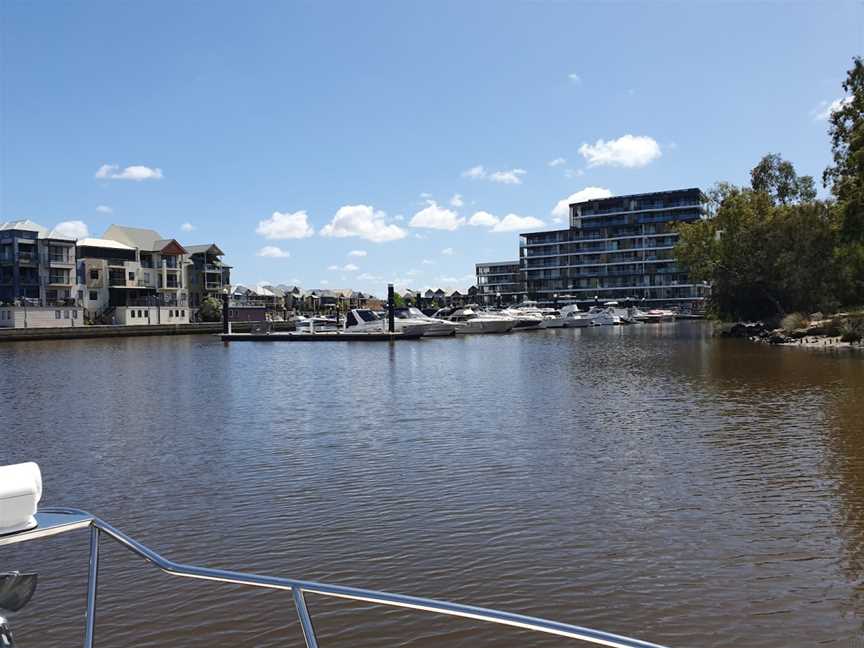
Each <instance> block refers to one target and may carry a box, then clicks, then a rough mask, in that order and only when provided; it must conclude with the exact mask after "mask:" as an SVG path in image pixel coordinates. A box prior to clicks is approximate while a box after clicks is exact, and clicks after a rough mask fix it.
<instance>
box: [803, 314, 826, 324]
mask: <svg viewBox="0 0 864 648" xmlns="http://www.w3.org/2000/svg"><path fill="white" fill-rule="evenodd" d="M823 319H825V316H824V315H823V314H822V313H820V312H818V311H817V312H815V313H810V314H809V315H808V316H807V320H808V321H810V322H819V321H821V320H823Z"/></svg>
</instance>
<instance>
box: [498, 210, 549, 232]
mask: <svg viewBox="0 0 864 648" xmlns="http://www.w3.org/2000/svg"><path fill="white" fill-rule="evenodd" d="M544 225H545V223H544V222H543V221H542V220H540V219H539V218H534V217H533V216H519V215H518V214H507V215H506V216H505V217H504V218H502V219H501V221H500V222H498V223H496V224H495V226H494V227H493V228H492V231H493V232H515V231H517V230H525V229H534V228H537V227H543V226H544Z"/></svg>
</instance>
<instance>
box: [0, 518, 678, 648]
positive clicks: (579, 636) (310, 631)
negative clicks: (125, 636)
mask: <svg viewBox="0 0 864 648" xmlns="http://www.w3.org/2000/svg"><path fill="white" fill-rule="evenodd" d="M37 520H38V521H39V526H37V527H36V529H33V530H30V531H24V532H20V533H18V534H12V535H11V536H0V546H3V545H5V544H11V543H14V542H18V541H24V540H32V539H36V538H40V537H46V536H50V535H56V534H58V533H64V532H66V531H72V530H75V529H82V528H89V529H90V563H89V572H88V585H87V614H86V620H85V630H84V648H93V645H94V637H95V630H96V592H97V585H98V578H99V547H100V540H101V539H102V536H103V535H104V536H107V537H109V538H111V539H112V540H115V541H116V542H118V543H119V544H120V545H122V546H123V547H125V548H126V549H128V550H129V551H131V552H132V553H133V554H135V555H137V556H139V557H141V558H143V559H144V560H146V561H148V562H149V563H151V564H152V565H154V566H156V567H157V568H159V569H160V570H162V571H163V572H165V573H166V574H170V575H172V576H180V577H183V578H195V579H200V580H210V581H217V582H220V583H233V584H236V585H246V586H250V587H262V588H266V589H275V590H283V591H290V592H291V594H292V597H293V599H294V604H295V606H296V608H297V615H298V617H299V620H300V625H301V628H302V631H303V636H304V638H305V640H306V646H307V648H317V646H318V639H317V637H316V635H315V628H314V626H313V624H312V617H311V615H310V613H309V609H308V608H307V606H306V600H305V596H304V595H305V594H306V593H312V594H319V595H321V596H330V597H334V598H341V599H348V600H352V601H362V602H365V603H373V604H378V605H385V606H390V607H399V608H409V609H413V610H422V611H426V612H433V613H436V614H443V615H447V616H455V617H463V618H467V619H475V620H477V621H484V622H488V623H494V624H498V625H506V626H513V627H516V628H522V629H524V630H531V631H534V632H541V633H546V634H551V635H557V636H560V637H566V638H568V639H576V640H581V641H585V642H587V643H589V644H594V645H599V646H611V647H612V648H663V646H660V645H659V644H654V643H649V642H647V641H640V640H638V639H631V638H628V637H624V636H621V635H616V634H611V633H608V632H602V631H600V630H593V629H591V628H585V627H581V626H575V625H569V624H566V623H559V622H557V621H549V620H547V619H541V618H537V617H531V616H525V615H522V614H513V613H511V612H502V611H499V610H492V609H487V608H481V607H475V606H473V605H463V604H461V603H450V602H447V601H439V600H434V599H427V598H420V597H416V596H405V595H401V594H389V593H387V592H379V591H374V590H367V589H361V588H356V587H344V586H341V585H329V584H326V583H316V582H314V581H306V580H297V579H291V578H280V577H277V576H265V575H260V574H247V573H242V572H235V571H227V570H223V569H209V568H206V567H199V566H196V565H187V564H181V563H176V562H173V561H171V560H168V559H167V558H164V557H163V556H161V555H160V554H158V553H157V552H155V551H153V550H152V549H150V548H149V547H147V546H145V545H143V544H142V543H140V542H138V541H137V540H135V539H134V538H131V537H130V536H128V535H126V534H125V533H123V532H122V531H120V530H119V529H116V528H114V527H113V526H111V525H110V524H108V523H107V522H105V521H103V520H101V519H99V518H98V517H95V516H93V515H90V514H89V513H86V512H84V511H80V510H77V509H69V508H50V509H43V511H42V513H41V514H39V515H37Z"/></svg>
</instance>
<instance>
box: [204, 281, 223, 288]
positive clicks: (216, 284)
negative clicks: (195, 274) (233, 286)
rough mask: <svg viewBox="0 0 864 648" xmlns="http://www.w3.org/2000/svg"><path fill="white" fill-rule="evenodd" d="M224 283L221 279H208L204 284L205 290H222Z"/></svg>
mask: <svg viewBox="0 0 864 648" xmlns="http://www.w3.org/2000/svg"><path fill="white" fill-rule="evenodd" d="M223 285H224V284H223V283H222V282H221V281H208V282H206V283H205V284H204V290H221V289H222V286H223Z"/></svg>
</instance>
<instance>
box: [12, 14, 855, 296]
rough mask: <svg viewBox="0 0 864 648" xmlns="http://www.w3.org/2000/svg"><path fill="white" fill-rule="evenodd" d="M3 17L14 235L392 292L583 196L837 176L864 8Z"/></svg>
mask: <svg viewBox="0 0 864 648" xmlns="http://www.w3.org/2000/svg"><path fill="white" fill-rule="evenodd" d="M0 17H2V42H3V50H2V69H0V83H2V95H3V105H2V115H0V120H2V133H0V135H2V142H0V148H2V151H0V153H2V170H0V220H12V219H17V218H31V219H33V220H35V221H37V222H39V223H41V224H43V225H45V226H48V227H52V226H54V225H56V224H58V223H61V222H63V223H66V225H65V226H64V227H66V228H67V229H68V230H69V231H73V232H74V231H76V230H81V229H83V228H82V226H81V224H80V223H77V221H80V222H81V223H83V224H84V225H85V226H86V228H87V230H88V231H89V233H90V234H91V235H97V236H98V235H100V234H101V233H102V232H104V230H105V229H106V228H107V227H108V225H109V224H111V223H118V224H123V225H131V226H138V227H152V228H154V229H157V230H159V231H160V232H161V233H162V234H163V235H165V236H172V237H175V238H177V239H178V240H180V241H181V242H183V243H187V244H195V243H209V242H216V243H218V244H219V245H220V247H222V249H223V250H225V251H226V253H227V254H226V259H227V260H228V261H229V262H230V263H231V264H232V265H233V266H234V267H235V271H234V280H235V281H238V282H242V283H247V284H253V285H254V284H256V283H258V282H262V281H264V282H272V283H283V282H284V283H300V284H301V285H303V286H304V287H307V288H315V287H327V286H329V287H354V288H358V289H361V290H373V291H374V292H377V293H379V294H380V293H382V292H383V291H384V286H385V284H386V282H388V281H396V282H397V283H398V284H400V285H403V286H407V287H428V286H455V287H464V286H467V285H469V284H470V283H472V281H471V277H472V276H473V271H474V263H476V262H479V261H492V260H504V259H508V258H515V257H516V255H517V253H518V230H519V229H520V228H521V229H523V231H525V230H536V229H540V228H542V227H555V226H556V223H555V221H554V219H555V218H556V215H555V213H553V210H554V208H555V206H556V204H557V203H558V202H559V201H561V200H564V199H566V198H568V197H569V196H571V195H573V194H577V193H579V192H583V191H585V190H586V189H588V193H583V194H580V195H602V194H603V193H605V192H610V193H612V194H616V195H620V194H625V193H635V192H643V191H653V190H661V189H671V188H680V187H689V186H701V187H708V186H710V185H711V184H713V183H714V182H715V181H717V180H729V181H732V182H737V183H744V182H746V181H747V179H748V176H747V174H748V170H749V169H750V168H751V167H752V166H753V165H754V164H755V163H756V162H757V161H758V159H759V158H760V157H761V155H763V154H764V153H767V152H780V153H781V154H782V155H783V156H784V157H786V158H788V159H790V160H792V161H793V162H794V163H795V165H796V167H797V168H798V170H799V172H802V173H809V174H813V175H815V176H817V177H818V176H821V172H822V170H823V169H824V167H825V166H826V165H827V164H828V162H829V159H830V149H829V142H828V138H827V134H826V127H827V122H826V121H825V120H824V118H820V114H821V115H824V113H826V111H827V110H828V109H829V107H830V103H831V102H832V101H836V100H838V99H840V98H841V97H842V89H841V87H840V86H841V82H842V80H843V78H844V75H845V70H846V69H847V68H848V67H849V65H850V62H851V58H852V56H854V55H855V54H856V53H859V52H860V51H861V45H862V22H864V9H862V8H861V6H859V5H857V4H856V3H854V2H844V1H842V0H837V1H834V2H815V1H814V2H800V3H791V2H770V1H768V2H760V3H746V2H699V1H691V2H686V3H684V2H681V3H665V2H664V3H661V2H637V3H621V2H605V3H585V2H576V1H569V2H568V1H566V0H557V1H556V0H549V1H543V0H536V1H533V2H529V1H522V2H516V1H513V2H507V1H505V0H495V1H480V0H477V1H467V0H461V1H453V2H447V1H435V2H433V1H432V0H427V1H424V2H420V1H409V0H399V1H395V0H394V1H391V2H370V1H364V2H347V1H345V2H326V1H324V2H311V1H308V2H300V1H295V2H288V1H284V2H266V1H256V2H253V3H237V2H230V3H229V2H215V1H208V2H191V1H185V2H183V1H180V2H178V1H173V2H147V3H132V2H119V3H118V2H98V1H87V2H84V1H80V2H63V3H60V2H56V3H39V2H15V1H13V0H0ZM562 160H563V161H562ZM601 190H602V191H601ZM478 212H479V215H478ZM558 213H559V214H560V212H558ZM540 221H542V224H540ZM351 252H355V253H356V254H354V255H351V254H350V253H351ZM360 253H362V254H360ZM262 255H263V256H262ZM268 255H269V256H268ZM325 282H326V283H325Z"/></svg>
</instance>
